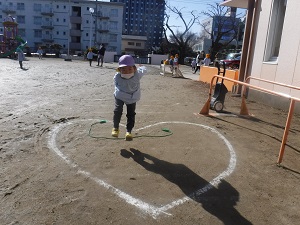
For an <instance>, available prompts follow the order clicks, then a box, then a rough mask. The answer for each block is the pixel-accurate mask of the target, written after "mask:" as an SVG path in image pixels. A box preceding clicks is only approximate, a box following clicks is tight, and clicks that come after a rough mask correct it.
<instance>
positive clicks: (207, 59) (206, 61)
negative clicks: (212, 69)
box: [203, 54, 211, 66]
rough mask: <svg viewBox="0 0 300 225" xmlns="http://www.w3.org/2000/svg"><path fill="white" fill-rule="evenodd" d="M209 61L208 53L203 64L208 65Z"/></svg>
mask: <svg viewBox="0 0 300 225" xmlns="http://www.w3.org/2000/svg"><path fill="white" fill-rule="evenodd" d="M210 63H211V60H210V54H206V57H205V59H204V60H203V64H204V66H209V64H210Z"/></svg>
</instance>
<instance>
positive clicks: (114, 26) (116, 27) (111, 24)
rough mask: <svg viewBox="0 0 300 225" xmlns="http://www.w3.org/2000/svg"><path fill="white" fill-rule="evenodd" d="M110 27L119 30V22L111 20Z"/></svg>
mask: <svg viewBox="0 0 300 225" xmlns="http://www.w3.org/2000/svg"><path fill="white" fill-rule="evenodd" d="M109 28H110V29H111V30H117V29H118V22H116V21H110V22H109Z"/></svg>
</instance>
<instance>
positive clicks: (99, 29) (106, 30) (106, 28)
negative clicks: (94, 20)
mask: <svg viewBox="0 0 300 225" xmlns="http://www.w3.org/2000/svg"><path fill="white" fill-rule="evenodd" d="M97 31H98V32H99V33H108V32H109V29H108V27H99V28H98V29H97Z"/></svg>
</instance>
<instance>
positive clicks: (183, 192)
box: [0, 58, 300, 225]
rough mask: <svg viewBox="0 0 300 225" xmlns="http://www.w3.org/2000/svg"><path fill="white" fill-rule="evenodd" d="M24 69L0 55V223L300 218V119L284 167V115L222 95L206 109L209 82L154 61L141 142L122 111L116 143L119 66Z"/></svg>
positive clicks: (286, 223)
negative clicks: (172, 73)
mask: <svg viewBox="0 0 300 225" xmlns="http://www.w3.org/2000/svg"><path fill="white" fill-rule="evenodd" d="M24 67H25V70H22V69H20V68H19V65H18V62H17V61H15V60H10V59H0V88H1V92H0V94H1V108H0V141H1V145H0V164H1V169H0V179H1V182H0V199H1V200H0V224H1V225H8V224H9V225H41V224H47V225H92V224H93V225H96V224H97V225H102V224H103V225H106V224H118V225H135V224H137V225H152V224H162V225H184V224H186V225H198V224H199V225H219V224H225V225H248V224H253V225H275V224H276V225H297V224H300V191H299V190H300V189H299V188H300V163H299V162H300V141H299V134H300V116H299V115H294V117H293V120H292V126H291V129H290V132H289V136H288V140H287V145H286V149H285V154H284V157H283V162H282V164H281V166H278V165H277V164H276V162H277V157H278V153H279V149H280V145H281V139H282V136H283V132H284V127H285V123H286V118H287V112H286V111H281V110H277V109H274V108H271V107H268V106H266V105H262V104H259V103H257V102H253V101H249V100H247V107H248V110H249V113H250V114H251V116H248V117H245V116H243V117H242V116H239V115H238V114H239V110H240V105H241V98H239V97H233V96H231V95H230V94H227V95H226V100H225V110H226V111H227V112H229V113H222V114H217V113H215V112H214V111H212V110H211V111H210V113H211V114H210V116H203V115H200V114H199V112H200V110H201V109H202V107H203V105H204V103H205V101H206V99H207V97H208V88H209V87H208V85H207V84H203V83H201V82H198V81H195V80H193V79H181V78H171V77H169V76H161V75H159V72H160V69H159V67H158V66H150V65H148V66H147V68H148V74H147V75H145V76H144V77H143V79H142V80H141V89H142V98H141V100H140V101H139V102H138V104H137V115H136V125H135V130H134V135H135V138H134V139H133V141H125V140H124V135H125V128H124V124H125V123H126V116H125V114H126V113H124V114H123V117H122V121H121V123H122V127H121V134H120V138H119V139H111V137H110V133H111V129H112V115H113V108H114V97H113V90H114V87H113V75H114V73H115V68H116V67H117V64H108V63H105V64H104V67H103V68H100V67H97V66H96V62H93V65H92V67H90V66H89V65H88V62H87V61H79V60H73V61H72V62H66V61H64V60H62V59H48V58H46V59H42V60H39V59H38V58H28V60H27V61H25V62H24ZM182 71H183V74H184V75H186V76H187V77H191V75H192V73H191V71H190V68H189V67H185V66H182ZM194 76H195V77H196V75H194Z"/></svg>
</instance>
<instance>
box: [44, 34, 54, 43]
mask: <svg viewBox="0 0 300 225" xmlns="http://www.w3.org/2000/svg"><path fill="white" fill-rule="evenodd" d="M42 41H43V42H46V43H52V42H53V41H54V40H53V38H52V35H43V36H42Z"/></svg>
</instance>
